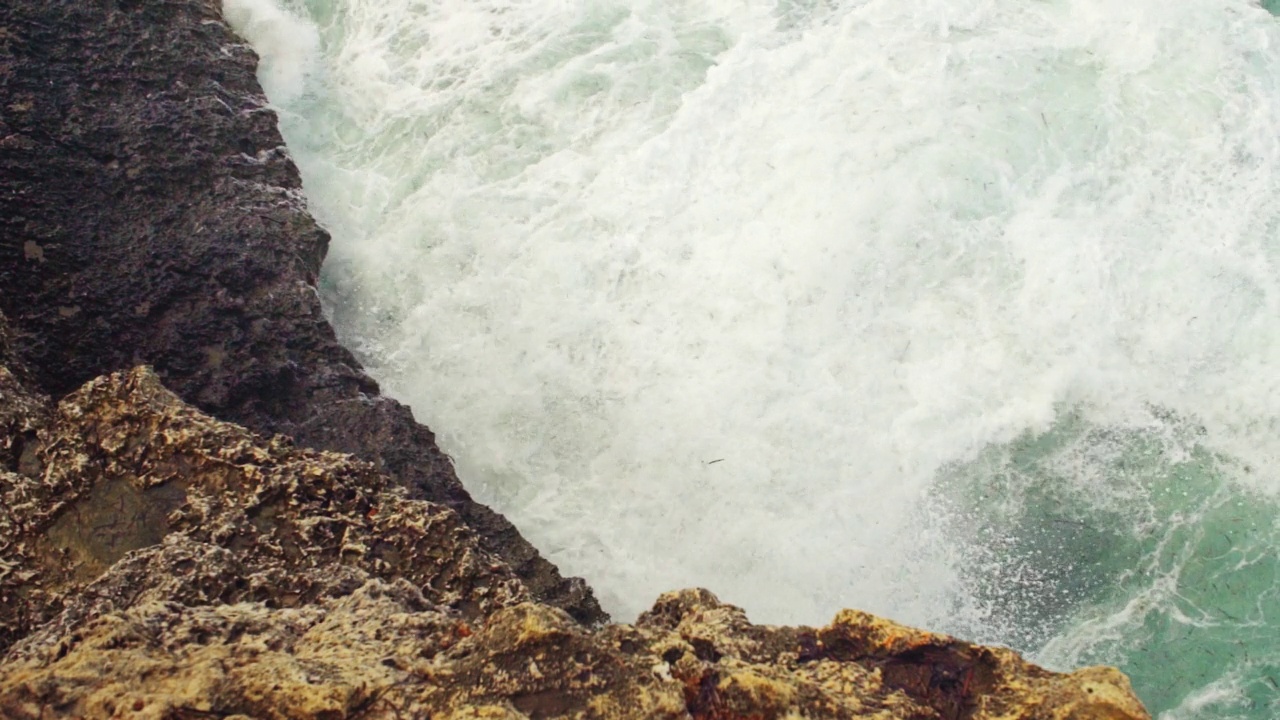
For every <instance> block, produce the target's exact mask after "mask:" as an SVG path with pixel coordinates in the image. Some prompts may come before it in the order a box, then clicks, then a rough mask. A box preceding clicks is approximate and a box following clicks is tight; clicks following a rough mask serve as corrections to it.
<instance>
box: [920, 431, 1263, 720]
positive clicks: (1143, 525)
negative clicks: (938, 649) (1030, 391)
mask: <svg viewBox="0 0 1280 720" xmlns="http://www.w3.org/2000/svg"><path fill="white" fill-rule="evenodd" d="M1201 440H1202V433H1201V431H1200V429H1199V428H1197V427H1196V426H1195V424H1194V422H1191V421H1188V420H1186V419H1183V418H1177V417H1175V416H1173V415H1171V414H1168V413H1158V412H1154V413H1153V414H1152V418H1151V424H1150V426H1148V427H1145V428H1130V429H1114V428H1102V427H1097V426H1094V425H1091V424H1090V423H1088V422H1087V421H1085V420H1083V419H1082V418H1081V416H1080V415H1079V414H1074V413H1070V412H1066V413H1064V415H1063V417H1062V418H1061V419H1060V420H1059V421H1058V422H1057V423H1056V424H1055V425H1054V427H1053V428H1052V429H1051V430H1050V431H1048V432H1045V433H1042V434H1034V435H1033V434H1028V435H1026V436H1024V437H1022V438H1020V439H1019V440H1017V441H1016V442H1013V443H1010V444H1008V445H1006V446H1001V447H994V448H989V449H988V450H987V451H985V452H984V453H983V454H982V456H981V457H980V458H978V459H977V460H976V461H974V462H972V463H968V464H964V465H961V466H955V467H952V468H950V469H949V470H948V472H947V473H946V474H945V479H944V480H943V482H942V485H941V487H940V490H941V494H942V496H944V497H945V498H947V501H946V502H949V503H950V506H949V508H948V510H949V512H948V513H947V514H948V515H949V516H950V517H952V518H954V519H955V522H956V525H955V526H954V527H952V528H951V529H952V531H953V532H955V533H956V534H957V535H958V536H960V537H965V538H966V540H967V543H966V544H967V545H968V546H969V547H971V548H978V549H977V550H975V551H973V552H972V553H971V554H970V555H969V557H968V562H969V564H970V568H969V577H970V578H972V579H971V583H972V587H973V592H974V595H975V597H977V598H980V599H981V601H982V602H983V603H984V606H985V607H986V609H987V610H988V612H989V615H988V617H987V618H986V622H984V623H982V627H974V628H971V629H970V630H971V632H972V634H974V635H977V636H980V637H984V639H986V640H989V641H994V642H1001V643H1005V644H1008V645H1011V646H1013V647H1017V648H1022V649H1025V650H1030V651H1031V654H1032V656H1033V657H1034V658H1035V659H1036V660H1038V661H1041V662H1043V663H1046V664H1048V665H1050V666H1053V667H1059V668H1064V669H1065V668H1069V667H1076V666H1080V665H1087V664H1111V665H1116V666H1119V667H1120V668H1121V669H1123V670H1124V671H1125V672H1126V673H1128V674H1129V676H1130V678H1131V679H1132V681H1133V684H1134V687H1135V688H1136V689H1137V691H1138V693H1139V694H1140V696H1141V697H1142V698H1143V700H1144V702H1146V703H1147V705H1148V707H1149V708H1150V709H1151V710H1152V712H1153V713H1155V714H1158V715H1161V717H1165V718H1169V719H1170V720H1172V719H1174V718H1217V719H1220V720H1223V719H1226V718H1241V719H1243V718H1251V719H1255V720H1263V719H1265V718H1275V717H1280V525H1278V518H1280V513H1278V512H1277V511H1278V510H1280V506H1278V505H1277V503H1276V501H1275V499H1274V498H1273V497H1270V496H1267V495H1263V494H1259V493H1256V492H1254V491H1252V490H1250V489H1249V487H1250V483H1251V481H1253V480H1254V479H1255V478H1253V477H1252V476H1253V475H1255V474H1256V473H1257V472H1258V470H1257V469H1255V468H1251V467H1247V466H1242V465H1240V464H1239V463H1236V462H1233V461H1232V460H1231V459H1230V458H1227V457H1223V456H1221V455H1217V454H1215V453H1213V452H1212V451H1210V450H1208V449H1207V448H1206V447H1204V445H1203V444H1202V443H1201Z"/></svg>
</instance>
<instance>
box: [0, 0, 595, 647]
mask: <svg viewBox="0 0 1280 720" xmlns="http://www.w3.org/2000/svg"><path fill="white" fill-rule="evenodd" d="M256 64H257V58H256V56H255V55H254V53H253V51H252V50H251V49H250V48H249V47H248V46H247V45H245V44H244V43H243V42H242V41H241V40H240V39H238V38H237V37H235V36H234V35H233V34H232V33H231V31H230V30H229V29H228V28H227V27H226V25H225V24H224V23H223V21H222V19H221V16H220V8H219V2H218V0H104V1H103V2H82V1H79V0H18V1H16V2H6V3H0V311H3V312H4V313H5V314H7V315H8V317H9V322H10V323H11V326H12V331H13V350H14V351H15V352H16V354H17V355H18V356H19V357H20V358H21V359H22V360H23V361H25V363H26V365H27V367H29V368H30V369H31V372H32V374H33V375H32V378H33V380H34V381H35V387H36V388H37V389H38V391H39V392H42V393H45V394H49V395H52V396H55V397H57V396H61V395H64V394H66V393H68V392H70V391H72V390H74V389H75V388H77V387H79V386H80V385H81V384H82V383H84V382H86V381H88V380H90V379H92V378H94V377H97V376H99V375H102V374H105V373H109V372H113V371H116V370H121V369H127V368H131V367H133V366H135V365H139V364H147V365H151V366H153V367H154V368H155V369H156V372H157V373H159V375H160V377H162V378H163V379H164V382H165V383H167V384H168V386H169V387H171V388H173V389H174V391H175V392H177V393H178V395H180V396H181V397H182V398H183V399H185V400H187V401H189V402H191V403H192V404H194V405H196V406H198V407H200V408H201V409H203V410H205V411H207V412H209V413H211V414H213V415H214V416H216V417H218V418H221V419H225V420H230V421H233V422H237V423H240V424H243V425H245V426H247V427H249V428H252V429H253V430H256V431H259V432H263V433H268V434H269V433H283V434H287V435H289V436H291V437H293V438H295V439H296V441H297V442H298V443H299V444H301V445H305V446H309V447H315V448H320V449H327V450H336V451H341V452H350V453H355V454H357V455H359V456H360V457H362V458H364V459H366V460H369V461H371V462H373V463H374V464H375V465H377V466H378V467H379V468H380V469H381V470H382V471H385V472H386V473H387V474H389V475H391V476H392V477H393V478H394V479H395V481H396V482H397V483H398V484H400V485H403V486H404V487H406V488H407V489H408V490H409V491H410V493H411V494H412V495H413V496H415V497H421V498H426V499H430V500H433V501H435V502H439V503H442V504H445V505H447V506H449V507H450V508H452V509H454V510H455V511H457V512H458V513H459V515H461V517H462V518H463V519H464V521H465V522H466V523H467V524H468V525H470V526H471V527H472V528H474V529H475V530H476V532H477V533H478V534H479V538H480V541H481V543H482V544H483V545H484V547H485V548H486V549H487V550H488V551H489V552H492V553H496V554H498V555H500V556H501V557H503V558H504V559H505V560H506V561H507V562H508V563H509V564H510V565H511V566H512V567H514V568H515V569H516V572H517V573H518V574H519V575H520V576H521V578H523V580H524V581H525V582H526V584H527V585H528V587H529V588H530V589H531V591H532V592H533V593H534V594H535V596H537V597H539V598H542V599H545V600H547V601H548V602H551V603H553V604H556V605H558V606H560V607H563V608H565V609H566V610H567V611H569V612H570V613H571V614H572V615H573V616H574V617H576V618H578V619H579V620H582V621H586V622H596V621H600V620H603V619H604V617H605V616H604V614H603V613H602V612H601V610H600V608H599V606H598V604H597V603H596V601H595V599H594V598H593V597H592V595H591V593H590V590H589V589H588V588H587V587H586V586H585V584H583V583H582V582H581V581H579V580H577V579H569V580H566V579H563V578H561V577H560V575H559V574H558V572H557V571H556V568H555V567H554V566H552V565H551V564H550V563H548V562H547V561H546V560H545V559H543V558H542V557H541V556H540V555H539V554H538V553H537V552H536V551H535V550H534V549H533V548H532V547H531V546H530V545H529V544H528V543H527V542H526V541H525V540H524V539H523V538H522V537H521V536H520V535H519V533H518V532H517V531H516V530H515V528H514V527H512V526H511V524H510V523H508V522H507V521H506V520H505V519H504V518H502V517H501V516H500V515H498V514H496V513H494V512H492V511H491V510H490V509H489V508H487V507H485V506H482V505H479V504H477V503H475V502H473V501H472V500H471V498H470V497H469V496H468V494H467V493H466V491H465V490H464V489H463V488H462V485H461V484H460V483H459V482H458V480H457V477H456V476H455V474H454V472H453V468H452V465H451V463H450V461H449V459H448V458H447V457H446V456H445V455H444V454H442V453H441V452H440V451H439V450H438V449H437V447H436V445H435V441H434V438H433V436H432V434H431V432H430V431H429V430H427V428H425V427H423V426H421V425H419V424H417V423H415V422H414V420H413V417H412V415H411V414H410V412H409V410H408V409H407V408H405V407H403V406H402V405H400V404H398V403H396V402H395V401H393V400H390V399H388V398H385V397H382V396H380V395H379V394H378V387H377V385H376V384H375V383H374V382H373V380H371V379H370V378H369V377H368V376H366V375H365V374H364V373H363V372H362V371H361V370H360V368H359V366H358V364H357V363H356V361H355V360H354V358H353V357H352V356H351V354H350V353H348V352H347V351H346V350H345V349H344V348H342V347H341V346H340V345H339V344H338V343H337V342H336V340H335V338H334V334H333V330H332V329H331V328H330V326H329V324H328V323H327V322H326V321H325V319H324V317H323V316H322V314H321V308H320V303H319V300H318V298H317V296H316V292H315V287H314V285H315V280H316V275H317V273H318V272H319V269H320V263H321V261H322V260H323V258H324V254H325V250H326V247H327V243H328V236H327V235H326V234H325V232H324V231H323V230H322V229H321V228H320V227H318V226H317V225H316V223H315V222H314V220H312V218H311V217H310V215H308V214H307V212H306V209H305V203H304V200H303V198H302V195H301V194H300V187H301V183H300V180H299V177H298V172H297V170H296V168H295V167H294V165H293V163H292V161H291V160H290V159H289V156H288V153H287V152H286V150H285V148H284V147H283V144H284V143H283V141H282V140H281V138H280V135H279V132H278V131H277V129H276V116H275V114H274V113H273V112H272V111H271V110H270V109H269V108H267V107H266V100H265V98H264V97H263V95H262V91H261V89H260V88H259V86H258V83H257V80H256V78H255V75H254V72H255V68H256ZM0 452H6V451H4V450H0Z"/></svg>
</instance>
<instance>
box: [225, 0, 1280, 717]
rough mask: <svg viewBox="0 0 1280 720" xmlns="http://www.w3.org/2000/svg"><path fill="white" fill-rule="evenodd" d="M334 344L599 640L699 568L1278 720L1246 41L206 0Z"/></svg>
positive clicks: (1114, 25)
mask: <svg viewBox="0 0 1280 720" xmlns="http://www.w3.org/2000/svg"><path fill="white" fill-rule="evenodd" d="M225 7H226V11H227V15H228V17H229V18H230V19H231V21H232V22H233V24H234V25H236V27H237V28H239V29H240V30H241V32H242V33H243V34H245V35H246V37H248V38H249V40H250V41H251V42H252V43H253V44H254V46H255V48H257V49H258V51H259V53H260V54H261V55H262V57H263V64H262V68H261V72H260V75H261V77H262V80H263V84H264V87H265V88H266V90H267V92H268V95H269V96H270V98H271V100H272V102H273V104H275V105H276V107H277V109H278V110H279V111H280V115H281V129H282V131H283V132H284V135H285V138H286V141H287V142H288V143H289V146H290V149H291V150H292V152H293V154H294V156H295V158H296V159H297V161H298V164H299V166H300V167H301V169H302V172H303V177H304V181H305V184H306V189H307V193H308V196H309V198H310V200H311V203H312V209H313V210H314V212H315V213H316V214H317V216H318V217H319V218H320V219H321V220H322V221H323V222H324V223H325V225H326V226H328V227H329V228H330V229H331V230H332V232H333V235H334V243H333V249H332V251H331V254H330V259H329V262H328V263H327V266H326V268H325V276H324V278H323V281H322V284H323V288H322V291H323V295H324V298H325V300H326V303H327V307H328V309H329V311H330V312H331V314H332V316H333V318H334V320H335V322H336V324H337V327H338V329H339V333H340V334H341V335H342V337H343V339H344V340H345V341H346V342H347V343H348V344H349V345H350V346H352V347H353V348H355V349H357V351H358V353H359V354H360V356H361V358H362V360H363V361H365V362H366V363H367V364H368V366H369V368H370V370H371V372H372V373H373V374H374V375H375V376H376V377H377V378H378V379H379V380H380V381H381V382H382V383H383V384H384V387H386V388H387V389H388V390H389V391H390V392H391V393H392V394H393V395H395V396H396V397H398V398H400V399H402V400H404V401H406V402H408V403H410V404H411V405H412V406H413V408H414V410H415V412H416V414H417V416H418V417H419V419H421V420H423V421H424V422H426V423H428V424H429V425H431V426H432V427H433V428H434V429H435V430H436V431H437V433H438V434H439V439H440V441H441V444H442V446H443V447H444V448H445V450H446V451H448V452H449V453H450V454H451V455H452V456H453V457H454V459H455V461H456V464H457V467H458V470H459V474H460V475H461V476H462V478H463V481H464V483H466V484H467V486H468V487H469V488H471V489H472V491H473V492H474V493H475V494H476V495H477V496H478V497H479V498H480V499H481V500H483V501H485V502H489V503H491V504H493V505H494V506H495V507H496V508H498V509H499V510H501V511H502V512H503V513H504V514H506V515H507V516H508V517H510V518H511V519H512V520H513V521H515V522H516V523H517V525H519V526H520V528H521V529H522V531H524V532H525V534H526V535H527V536H528V537H529V538H530V539H531V540H532V541H533V542H534V543H535V544H536V545H537V546H538V547H539V548H540V549H542V550H543V551H544V552H545V553H546V554H547V555H548V556H549V557H550V558H551V559H552V560H553V561H555V562H556V563H558V564H559V565H560V566H561V567H562V568H563V569H565V570H566V571H568V572H570V573H573V574H580V575H583V576H585V577H586V578H587V579H588V580H589V581H590V582H591V583H592V585H593V587H595V588H596V590H597V592H598V593H599V595H600V597H601V599H602V601H603V602H604V603H605V604H606V606H607V607H608V609H609V610H610V611H611V612H613V613H614V614H615V616H617V617H619V618H620V619H629V618H630V617H632V616H634V614H635V613H637V612H638V611H639V610H641V609H643V608H644V607H645V606H646V605H647V604H648V603H649V602H651V601H652V599H653V597H654V596H655V595H656V594H657V593H658V592H660V591H662V590H665V589H670V588H673V587H679V586H687V585H701V586H706V587H709V588H712V589H713V590H714V591H716V592H717V593H718V594H719V595H720V596H721V597H722V598H724V599H726V600H728V601H731V602H734V603H737V604H740V605H742V606H744V607H746V608H747V610H748V611H749V612H750V613H751V616H752V618H753V619H755V620H757V621H762V622H788V623H809V624H816V623H822V622H825V621H827V620H828V619H829V618H830V616H831V615H832V614H833V613H834V611H835V610H836V609H838V608H840V607H845V606H854V607H861V608H864V609H867V610H871V611H875V612H879V613H883V614H887V615H890V616H892V617H895V618H897V619H899V620H903V621H907V622H913V623H918V624H923V625H927V626H929V627H933V628H937V629H941V630H946V631H951V632H957V633H962V634H964V635H966V636H969V637H974V638H976V639H981V640H986V641H994V642H1003V643H1007V644H1010V645H1013V646H1014V647H1017V648H1019V649H1022V650H1024V651H1027V652H1029V653H1030V654H1031V655H1032V656H1033V657H1034V658H1035V659H1037V660H1039V661H1041V662H1045V663H1048V664H1050V665H1052V666H1056V667H1069V666H1074V665H1077V664H1082V663H1093V662H1107V663H1114V664H1118V665H1120V666H1121V667H1122V668H1123V669H1125V670H1126V671H1127V672H1129V673H1130V675H1131V676H1132V677H1133V679H1134V682H1135V686H1136V687H1137V689H1138V691H1139V694H1140V695H1141V696H1142V697H1143V698H1144V700H1145V701H1146V702H1147V703H1148V704H1149V705H1150V706H1151V707H1152V708H1153V709H1154V710H1157V711H1159V712H1161V713H1162V716H1163V717H1165V718H1168V719H1173V718H1177V719H1179V720H1182V719H1188V718H1213V719H1216V720H1225V719H1226V718H1259V719H1262V718H1267V719H1270V718H1273V717H1276V716H1277V715H1280V700H1278V699H1280V684H1277V680H1280V617H1278V616H1280V598H1278V597H1277V593H1278V592H1280V577H1278V573H1280V568H1278V567H1277V561H1278V560H1280V552H1278V551H1277V547H1278V544H1277V532H1278V529H1277V526H1276V516H1277V513H1276V509H1277V503H1278V502H1280V501H1278V500H1277V491H1278V490H1280V471H1277V468H1278V467H1280V462H1278V461H1280V432H1278V431H1280V367H1278V366H1280V271H1278V268H1280V199H1278V198H1280V194H1278V193H1277V190H1278V189H1280V188H1278V187H1277V185H1278V181H1277V177H1278V175H1277V170H1280V143H1278V142H1277V136H1276V133H1275V131H1274V128H1276V127H1280V25H1278V24H1277V21H1276V19H1275V18H1273V17H1272V16H1271V15H1269V14H1268V13H1267V12H1266V11H1265V10H1264V9H1263V8H1261V7H1259V6H1258V5H1256V4H1254V3H1251V2H1245V1H1243V0H1241V1H1236V0H1188V1H1185V2H1179V3H1172V4H1171V3H1167V2H1154V0H1135V1H1134V2H1129V3H1114V2H1107V1H1103V0H1045V1H1042V2H1036V3H1026V2H1014V1H1013V0H947V1H946V2H942V1H941V0H925V1H924V2H921V3H907V4H904V3H895V2H888V1H887V0H884V1H874V0H861V1H850V0H844V1H841V0H830V1H827V2H824V1H821V0H807V1H796V2H773V3H750V2H748V3H740V2H734V3H729V2H698V3H693V2H677V1H674V0H651V1H649V2H641V1H633V2H607V1H595V2H580V1H579V2H571V1H569V0H564V1H562V2H532V1H527V2H519V1H517V0H479V1H477V0H467V1H465V2H464V1H462V0H439V1H436V2H430V3H428V2H422V1H421V0H383V1H382V2H376V3H375V2H370V1H369V0H324V1H321V0H315V1H312V2H298V3H295V4H287V3H286V4H275V3H273V2H272V0H225Z"/></svg>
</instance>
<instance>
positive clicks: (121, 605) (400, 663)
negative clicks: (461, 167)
mask: <svg viewBox="0 0 1280 720" xmlns="http://www.w3.org/2000/svg"><path fill="white" fill-rule="evenodd" d="M256 63H257V58H256V56H255V55H254V53H253V51H252V50H251V49H250V48H249V47H248V46H247V45H246V44H245V43H244V42H243V41H242V40H240V39H239V38H237V37H236V36H235V35H234V34H233V33H232V32H231V31H230V30H229V29H228V28H227V26H226V25H225V23H224V22H223V21H222V18H221V15H220V10H219V5H218V2H217V1H216V0H117V1H116V2H111V3H83V2H69V1H67V0H48V1H45V2H16V3H10V4H6V5H4V6H3V7H0V657H2V658H3V661H0V716H2V717H6V718H8V717H12V718H46V717H83V718H108V717H138V718H142V717H151V718H188V717H191V718H195V717H202V718H203V717H221V718H233V717H234V718H246V717H254V718H317V719H319V718H326V719H329V718H357V717H361V718H394V717H405V718H408V717H438V716H445V717H511V718H516V717H530V718H544V717H672V718H683V717H699V718H712V717H714V718H737V717H759V718H766V717H768V718H773V717H778V718H781V717H788V716H800V715H803V716H807V717H833V718H834V717H841V718H871V717H876V718H886V719H887V718H904V719H906V718H922V719H923V718H931V719H934V718H936V719H939V720H957V719H960V718H1009V719H1014V718H1026V719H1027V720H1031V719H1032V718H1037V719H1039V718H1043V719H1044V720H1122V719H1127V718H1146V717H1148V716H1147V714H1146V713H1145V711H1144V710H1143V709H1142V707H1141V705H1140V704H1139V703H1138V701H1137V700H1136V699H1134V697H1133V695H1132V693H1131V691H1130V690H1129V688H1128V683H1127V680H1125V678H1124V677H1123V675H1121V674H1120V673H1119V672H1117V671H1115V670H1112V669H1105V668H1094V669H1086V670H1082V671H1079V672H1077V673H1073V674H1070V675H1059V674H1055V673H1049V672H1047V671H1044V670H1041V669H1039V668H1036V667H1034V666H1032V665H1030V664H1027V663H1025V662H1023V661H1022V660H1021V659H1020V658H1018V657H1017V656H1016V655H1015V654H1014V653H1012V652H1010V651H1007V650H1002V649H997V648H983V647H979V646H973V645H969V644H966V643H963V642H961V641H958V640H955V639H952V638H947V637H944V636H939V635H933V634H929V633H925V632H922V631H917V630H912V629H909V628H905V627H901V626H897V625H894V624H892V623H890V622H888V621H884V620H880V619H877V618H873V617H871V616H868V615H864V614H862V613H857V612H854V611H846V612H845V613H841V614H840V615H839V616H838V617H837V618H836V619H835V621H834V622H833V623H832V624H831V625H829V626H827V627H825V628H771V627H762V626H753V625H751V624H749V623H748V621H747V619H746V618H745V616H744V615H743V614H742V612H741V611H740V610H738V609H737V608H734V607H732V606H729V605H724V604H722V603H720V602H719V601H718V600H716V599H715V597H714V596H713V595H711V594H710V593H708V592H706V591H701V590H687V591H682V592H677V593H671V594H668V595H664V596H663V597H662V598H660V599H659V600H658V603H657V605H655V606H654V608H653V610H651V611H650V612H648V613H646V614H645V615H644V616H642V617H641V618H640V620H639V621H638V622H637V623H635V624H634V625H608V624H606V621H607V619H608V618H607V616H606V615H605V614H604V612H603V611H602V610H601V609H600V607H599V605H598V603H597V602H596V600H595V598H594V597H593V595H592V593H591V591H590V589H589V588H588V587H587V586H586V584H585V583H584V582H582V581H581V580H580V579H577V578H564V577H562V576H561V575H560V574H559V572H558V571H557V569H556V568H555V567H554V566H553V565H552V564H551V563H549V562H548V561H547V560H546V559H544V558H543V557H542V556H541V555H539V554H538V553H537V551H536V550H535V549H534V548H533V547H532V546H531V545H530V544H529V543H528V542H527V541H525V540H524V538H522V537H521V536H520V534H519V533H518V531H517V530H516V529H515V528H514V527H513V526H512V525H511V524H510V523H509V522H508V521H507V520H506V519H505V518H503V517H502V516H500V515H498V514H497V513H495V512H493V511H492V510H490V509H489V508H487V507H485V506H483V505H480V504H478V503H476V502H474V501H473V500H472V499H471V498H470V496H469V495H468V494H467V492H466V490H465V489H464V488H463V487H462V485H461V483H460V482H459V481H458V478H457V476H456V474H455V473H454V471H453V468H452V464H451V463H450V461H449V459H448V458H447V456H445V455H444V454H443V453H441V452H440V450H439V449H438V448H437V447H436V445H435V441H434V438H433V436H432V434H431V432H430V431H429V430H428V429H427V428H425V427H424V426H422V425H419V424H417V423H416V422H414V420H413V417H412V415H411V413H410V411H409V410H408V408H406V407H404V406H402V405H400V404H399V403H397V402H395V401H394V400H392V399H390V398H386V397H383V396H381V395H380V394H379V391H378V387H377V384H376V383H375V382H374V381H373V380H372V379H370V378H369V377H368V376H367V375H365V374H364V372H363V371H362V370H361V368H360V367H359V365H358V363H357V362H356V361H355V359H354V358H353V357H352V355H351V354H350V353H349V352H348V351H347V350H346V349H344V348H343V347H342V346H341V345H339V344H338V342H337V340H336V339H335V337H334V333H333V330H332V328H331V327H330V326H329V324H328V323H327V322H326V321H325V319H324V316H323V314H322V311H321V307H320V302H319V299H318V296H317V294H316V292H315V282H316V276H317V274H318V272H319V269H320V264H321V262H322V261H323V258H324V254H325V250H326V247H327V243H328V237H327V235H326V234H325V232H324V230H323V229H321V228H320V227H319V226H318V225H317V224H316V223H315V221H314V220H313V219H312V218H311V216H310V215H309V214H308V213H307V211H306V206H305V201H304V199H303V197H302V194H301V182H300V179H299V177H298V172H297V169H296V168H295V167H294V165H293V163H292V161H291V160H290V158H289V155H288V153H287V151H286V149H285V148H284V144H283V141H282V140H281V138H280V135H279V132H278V130H277V129H276V118H275V115H274V113H273V112H272V111H271V110H270V109H269V108H268V107H267V105H266V100H265V98H264V97H263V95H262V91H261V89H260V88H259V86H258V84H257V81H256V79H255V76H254V73H255V69H256ZM56 399H60V401H59V402H55V400H56Z"/></svg>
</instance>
